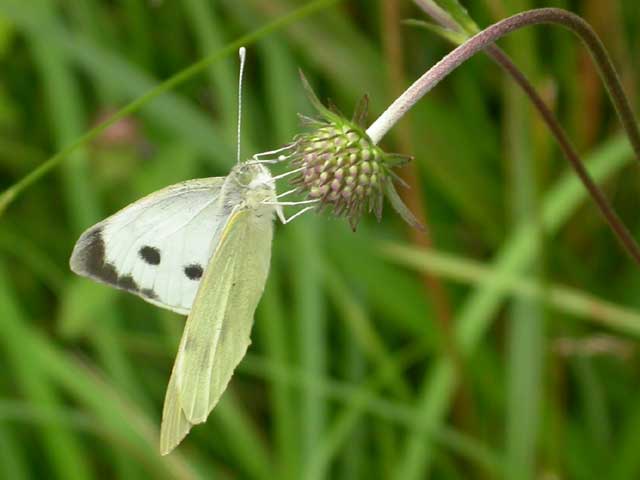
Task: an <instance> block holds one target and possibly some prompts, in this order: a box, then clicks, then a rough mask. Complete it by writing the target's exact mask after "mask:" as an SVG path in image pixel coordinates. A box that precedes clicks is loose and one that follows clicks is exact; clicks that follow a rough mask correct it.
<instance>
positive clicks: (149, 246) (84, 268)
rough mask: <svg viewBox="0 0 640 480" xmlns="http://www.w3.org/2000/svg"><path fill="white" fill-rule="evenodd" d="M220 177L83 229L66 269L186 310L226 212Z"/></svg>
mask: <svg viewBox="0 0 640 480" xmlns="http://www.w3.org/2000/svg"><path fill="white" fill-rule="evenodd" d="M223 182H224V178H222V177H217V178H205V179H198V180H190V181H186V182H182V183H179V184H176V185H172V186H169V187H166V188H164V189H162V190H159V191H158V192H155V193H153V194H151V195H148V196H146V197H144V198H142V199H141V200H139V201H137V202H135V203H133V204H131V205H129V206H127V207H125V208H124V209H122V210H120V211H119V212H117V213H115V214H114V215H112V216H111V217H109V218H107V219H105V220H103V221H102V222H100V223H98V224H97V225H94V226H93V227H91V228H90V229H88V230H87V231H85V232H84V233H83V234H82V236H81V237H80V239H79V240H78V242H77V243H76V245H75V247H74V249H73V253H72V255H71V260H70V265H71V269H72V270H73V271H74V272H75V273H77V274H79V275H83V276H86V277H90V278H92V279H94V280H97V281H100V282H103V283H107V284H110V285H112V286H115V287H117V288H120V289H123V290H127V291H129V292H132V293H134V294H136V295H139V296H140V297H142V298H144V299H145V300H147V301H149V302H151V303H154V304H156V305H158V306H161V307H164V308H168V309H170V310H173V311H175V312H178V313H183V314H186V313H189V311H190V309H191V306H192V304H193V300H194V298H195V295H196V292H197V290H198V285H199V283H200V279H201V277H202V275H203V273H204V268H205V266H206V265H207V263H208V261H209V258H210V257H211V253H212V249H213V247H212V246H213V245H215V244H217V238H216V235H218V234H219V232H220V231H221V228H220V227H221V223H222V222H224V221H225V220H226V218H227V216H228V215H225V214H224V212H223V210H224V205H222V202H221V199H220V198H221V195H220V191H221V187H222V184H223Z"/></svg>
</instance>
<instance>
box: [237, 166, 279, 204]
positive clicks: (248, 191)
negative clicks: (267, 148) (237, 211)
mask: <svg viewBox="0 0 640 480" xmlns="http://www.w3.org/2000/svg"><path fill="white" fill-rule="evenodd" d="M225 195H226V196H227V198H229V199H232V202H233V203H236V202H237V203H240V202H242V203H244V205H245V208H249V209H267V210H271V211H273V210H274V206H273V205H265V202H275V201H276V188H275V182H274V180H273V177H272V176H271V173H270V172H269V170H268V169H267V168H266V167H265V166H263V165H260V164H258V163H240V164H238V165H236V166H235V167H233V169H232V170H231V172H230V173H229V176H228V177H227V180H226V181H225ZM234 197H235V198H234ZM234 200H235V201H234ZM237 203H236V204H237Z"/></svg>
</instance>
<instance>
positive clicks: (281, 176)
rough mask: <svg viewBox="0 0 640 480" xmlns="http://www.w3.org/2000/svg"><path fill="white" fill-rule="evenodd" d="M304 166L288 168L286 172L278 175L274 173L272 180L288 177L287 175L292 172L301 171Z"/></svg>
mask: <svg viewBox="0 0 640 480" xmlns="http://www.w3.org/2000/svg"><path fill="white" fill-rule="evenodd" d="M305 168H307V167H300V168H296V169H294V170H289V171H288V172H285V173H282V174H280V175H276V176H275V177H273V180H274V181H275V180H280V179H281V178H285V177H288V176H289V175H293V174H294V173H298V172H301V171H303V170H304V169H305Z"/></svg>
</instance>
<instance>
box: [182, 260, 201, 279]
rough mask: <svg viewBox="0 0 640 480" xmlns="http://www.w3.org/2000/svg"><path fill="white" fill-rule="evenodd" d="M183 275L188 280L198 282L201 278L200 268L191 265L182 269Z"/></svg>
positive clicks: (194, 264)
mask: <svg viewBox="0 0 640 480" xmlns="http://www.w3.org/2000/svg"><path fill="white" fill-rule="evenodd" d="M184 274H185V275H186V276H187V278H188V279H189V280H200V277H202V267H201V266H200V265H198V264H197V263H192V264H191V265H187V266H186V267H184Z"/></svg>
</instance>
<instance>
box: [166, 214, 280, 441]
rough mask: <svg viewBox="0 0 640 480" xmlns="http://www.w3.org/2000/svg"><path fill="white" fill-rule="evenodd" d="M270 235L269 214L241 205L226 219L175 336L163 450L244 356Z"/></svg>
mask: <svg viewBox="0 0 640 480" xmlns="http://www.w3.org/2000/svg"><path fill="white" fill-rule="evenodd" d="M272 236H273V223H272V218H271V215H268V216H267V215H264V216H257V215H256V214H255V212H253V211H250V210H240V211H238V212H234V214H232V216H231V217H230V219H229V221H228V222H227V224H226V226H225V228H224V230H223V232H222V235H221V236H220V242H219V245H218V247H217V249H216V251H215V252H214V254H213V257H212V259H211V263H210V264H209V266H208V267H207V269H206V271H205V274H204V277H203V280H202V282H201V285H200V289H199V290H198V294H197V297H196V301H195V302H194V305H193V308H192V310H191V313H190V315H189V317H188V319H187V323H186V325H185V330H184V333H183V335H182V340H181V341H180V348H179V350H178V356H177V358H176V363H175V365H174V368H173V372H172V375H171V380H170V382H169V391H168V392H167V396H166V399H165V407H164V411H163V419H162V430H161V446H162V453H168V452H169V451H170V450H171V449H172V448H173V447H175V445H177V444H178V443H179V442H180V440H181V439H182V438H183V437H184V435H186V433H187V432H188V431H189V429H190V428H191V425H192V424H196V423H201V422H204V421H205V420H206V418H207V416H208V415H209V413H210V412H211V410H212V409H213V407H214V406H215V405H216V403H217V402H218V400H219V399H220V396H221V395H222V393H223V392H224V390H225V389H226V387H227V384H228V383H229V380H230V379H231V376H232V375H233V371H234V370H235V368H236V366H237V365H238V363H240V360H242V358H243V357H244V355H245V353H246V351H247V348H248V346H249V344H250V343H251V340H250V333H251V327H252V325H253V315H254V313H255V310H256V307H257V305H258V301H259V300H260V296H261V295H262V291H263V289H264V285H265V282H266V278H267V273H268V270H269V262H270V258H271V240H272Z"/></svg>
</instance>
